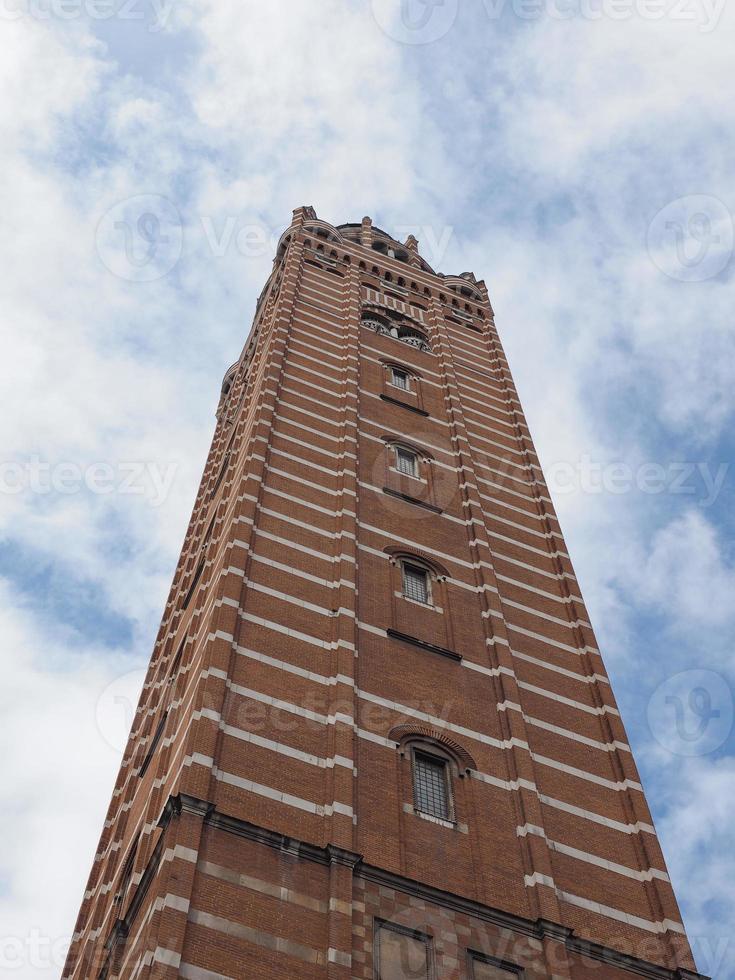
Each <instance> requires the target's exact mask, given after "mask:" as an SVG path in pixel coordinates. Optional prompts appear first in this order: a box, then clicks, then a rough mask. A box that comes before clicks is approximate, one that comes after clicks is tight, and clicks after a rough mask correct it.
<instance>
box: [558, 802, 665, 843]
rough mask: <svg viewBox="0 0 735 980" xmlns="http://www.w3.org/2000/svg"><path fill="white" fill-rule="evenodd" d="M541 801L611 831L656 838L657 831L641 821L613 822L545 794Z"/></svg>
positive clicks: (608, 818)
mask: <svg viewBox="0 0 735 980" xmlns="http://www.w3.org/2000/svg"><path fill="white" fill-rule="evenodd" d="M539 799H540V800H541V802H542V803H545V804H546V806H551V807H554V809H556V810H563V811H564V812H565V813H570V814H572V816H575V817H581V818H582V819H584V820H591V821H592V822H593V823H599V824H601V825H602V826H603V827H608V828H609V829H610V830H617V831H619V832H620V833H621V834H638V833H641V832H643V833H646V834H653V835H654V836H655V834H656V831H655V829H654V828H653V827H652V826H651V825H650V824H648V823H643V821H641V820H639V821H638V822H637V823H634V824H630V823H623V822H622V821H620V820H612V819H611V818H610V817H603V816H602V815H601V814H599V813H592V812H591V811H590V810H583V809H582V808H581V807H578V806H574V804H573V803H565V802H564V800H557V799H555V798H554V797H553V796H546V795H545V794H544V793H539Z"/></svg>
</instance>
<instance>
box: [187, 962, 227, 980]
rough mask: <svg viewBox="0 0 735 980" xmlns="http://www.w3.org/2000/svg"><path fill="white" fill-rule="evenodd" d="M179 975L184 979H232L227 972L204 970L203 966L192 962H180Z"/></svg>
mask: <svg viewBox="0 0 735 980" xmlns="http://www.w3.org/2000/svg"><path fill="white" fill-rule="evenodd" d="M179 976H180V977H184V980H234V977H231V976H229V975H228V974H227V973H215V972H214V970H205V969H204V967H201V966H196V965H195V964H194V963H181V964H180V966H179Z"/></svg>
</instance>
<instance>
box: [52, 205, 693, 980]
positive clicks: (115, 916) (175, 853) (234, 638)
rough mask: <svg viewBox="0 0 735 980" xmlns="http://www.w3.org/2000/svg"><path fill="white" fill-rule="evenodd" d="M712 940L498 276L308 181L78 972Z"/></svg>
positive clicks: (82, 938)
mask: <svg viewBox="0 0 735 980" xmlns="http://www.w3.org/2000/svg"><path fill="white" fill-rule="evenodd" d="M397 449H400V450H401V452H400V453H398V452H397ZM412 576H413V578H412ZM411 583H413V585H412V584H411ZM412 588H413V589H414V591H412ZM416 589H418V592H417V593H416V592H415V590H416ZM422 760H423V762H422ZM422 765H424V766H428V770H427V772H428V773H429V775H428V776H426V779H427V780H428V782H427V785H429V784H430V786H431V787H432V788H430V789H426V790H422V789H421V788H420V786H419V785H418V783H417V780H419V775H418V773H419V771H420V769H421V766H422ZM432 773H433V774H434V777H435V778H434V777H432V775H431V774H432ZM437 774H443V775H437ZM432 778H433V779H434V781H433V782H432ZM423 792H426V793H428V794H429V796H427V797H426V799H427V800H429V799H430V802H428V803H427V802H426V800H424V797H423V796H422V795H421V794H422V793H423ZM431 793H433V794H434V795H433V796H431ZM694 969H695V968H694V964H693V962H692V957H691V953H690V951H689V945H688V942H687V939H686V936H685V934H684V930H683V927H682V926H681V917H680V914H679V911H678V908H677V904H676V900H675V898H674V894H673V891H672V889H671V885H670V883H669V880H668V877H667V875H666V869H665V864H664V860H663V856H662V854H661V848H660V846H659V843H658V840H657V837H656V834H655V831H654V828H653V826H652V822H651V816H650V813H649V810H648V806H647V805H646V800H645V797H644V795H643V792H642V789H641V786H640V783H639V782H638V774H637V771H636V767H635V763H634V761H633V757H632V755H631V752H630V748H629V746H628V742H627V737H626V734H625V729H624V727H623V725H622V722H621V720H620V715H619V712H618V710H617V708H616V705H615V699H614V697H613V694H612V691H611V688H610V684H609V681H608V678H607V675H606V672H605V668H604V666H603V663H602V660H601V657H600V654H599V651H598V649H597V646H596V642H595V637H594V634H593V631H592V628H591V626H590V625H589V622H588V617H587V613H586V610H585V606H584V603H583V601H582V599H581V598H580V596H579V589H578V585H577V582H576V579H575V577H574V572H573V569H572V565H571V562H570V560H569V557H568V555H567V554H566V549H565V546H564V540H563V537H562V535H561V532H560V530H559V525H558V521H557V519H556V517H555V514H554V509H553V507H552V504H551V501H550V500H549V498H548V496H547V493H546V488H545V486H544V482H543V476H542V473H541V470H540V468H539V465H538V459H537V457H536V454H535V452H534V449H533V444H532V441H531V438H530V435H529V433H528V428H527V426H526V423H525V421H524V417H523V411H522V409H521V406H520V404H519V402H518V398H517V395H516V392H515V388H514V386H513V381H512V379H511V376H510V372H509V370H508V366H507V362H506V360H505V357H504V355H503V352H502V348H501V346H500V342H499V339H498V335H497V332H496V330H495V325H494V322H493V313H492V308H491V306H490V303H489V300H488V296H487V291H486V289H485V286H484V284H483V283H481V282H479V283H478V282H477V281H476V280H475V278H474V277H473V276H472V275H470V274H464V275H462V276H444V275H440V274H436V273H434V272H433V271H432V270H431V269H430V268H429V267H428V266H427V265H426V263H425V262H424V261H423V260H422V259H421V257H420V256H419V254H418V251H417V243H416V242H415V240H414V239H413V238H409V239H408V241H407V242H406V243H405V245H401V244H400V243H398V242H395V241H393V240H392V239H390V238H389V237H388V236H387V235H386V234H385V233H383V232H381V231H380V230H379V229H377V228H374V227H373V226H372V224H371V222H370V220H369V219H364V220H363V222H362V224H361V225H344V226H341V227H339V228H334V227H332V226H331V225H328V224H326V223H325V222H322V221H319V220H318V219H317V218H316V215H315V214H314V212H313V211H312V210H311V209H310V208H300V209H298V210H297V211H296V212H294V220H293V223H292V225H291V227H290V228H289V229H288V230H287V232H286V233H285V234H284V236H283V238H282V239H281V243H280V245H279V249H278V254H277V256H276V259H275V262H274V268H273V272H272V275H271V277H270V278H269V280H268V283H267V285H266V287H265V289H264V291H263V293H262V295H261V297H260V300H259V303H258V308H257V312H256V316H255V322H254V325H253V329H252V332H251V335H250V338H249V341H248V343H247V344H246V347H245V349H244V351H243V354H242V356H241V358H240V360H239V361H238V362H237V364H236V365H234V366H233V367H232V368H231V369H230V371H229V372H228V373H227V376H226V378H225V384H224V385H223V391H222V397H221V400H220V404H219V408H218V412H217V428H216V431H215V435H214V439H213V442H212V448H211V451H210V454H209V459H208V460H207V465H206V468H205V471H204V477H203V480H202V484H201V488H200V490H199V494H198V497H197V500H196V504H195V507H194V512H193V515H192V519H191V523H190V525H189V529H188V532H187V535H186V540H185V542H184V547H183V550H182V554H181V559H180V562H179V566H178V568H177V571H176V575H175V578H174V582H173V586H172V589H171V593H170V597H169V601H168V603H167V606H166V610H165V613H164V616H163V621H162V624H161V629H160V632H159V636H158V639H157V642H156V646H155V649H154V653H153V657H152V660H151V664H150V669H149V672H148V676H147V679H146V683H145V687H144V690H143V695H142V698H141V702H140V706H139V709H138V713H137V715H136V718H135V722H134V725H133V730H132V732H131V736H130V741H129V744H128V747H127V750H126V752H125V756H124V759H123V763H122V766H121V769H120V774H119V777H118V781H117V784H116V788H115V791H114V796H113V800H112V803H111V805H110V810H109V813H108V819H107V822H106V824H105V829H104V832H103V835H102V839H101V841H100V846H99V850H98V853H97V855H96V858H95V862H94V867H93V870H92V874H91V876H90V879H89V884H88V890H87V892H86V895H85V899H84V902H83V905H82V909H81V912H80V915H79V920H78V924H77V931H76V933H75V937H74V942H73V945H72V949H71V952H70V955H69V960H68V963H67V966H66V969H65V973H64V976H65V977H69V978H71V977H73V978H87V977H92V978H97V977H102V978H113V977H121V978H123V977H124V978H132V977H145V978H153V977H156V978H158V977H160V978H164V977H166V978H168V977H176V976H182V977H190V978H196V980H207V978H228V977H229V978H241V977H242V978H245V977H253V978H258V980H262V978H265V980H270V978H276V977H290V978H291V977H293V978H302V977H303V978H304V980H306V978H309V980H311V978H317V977H319V978H322V977H328V978H334V980H348V978H356V980H367V978H374V977H377V976H378V975H380V976H381V977H382V980H396V978H399V977H426V976H428V977H432V978H436V980H445V978H446V980H460V978H461V980H465V978H467V980H471V978H474V980H487V978H492V980H507V978H512V977H514V976H515V977H517V976H523V977H526V978H530V977H537V978H550V977H558V978H570V980H572V978H573V980H577V978H587V977H599V978H600V980H622V978H624V977H631V976H645V977H662V978H664V977H666V978H672V980H673V978H675V977H679V978H685V977H694V976H696V974H695V973H694Z"/></svg>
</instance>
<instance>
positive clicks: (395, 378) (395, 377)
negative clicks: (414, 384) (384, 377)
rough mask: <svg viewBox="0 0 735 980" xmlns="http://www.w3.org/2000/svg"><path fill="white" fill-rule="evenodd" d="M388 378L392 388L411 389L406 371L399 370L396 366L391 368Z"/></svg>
mask: <svg viewBox="0 0 735 980" xmlns="http://www.w3.org/2000/svg"><path fill="white" fill-rule="evenodd" d="M390 379H391V380H390V383H391V384H392V385H393V387H394V388H401V390H402V391H410V390H411V382H410V381H409V378H408V374H407V373H406V371H400V370H399V369H398V368H391V369H390Z"/></svg>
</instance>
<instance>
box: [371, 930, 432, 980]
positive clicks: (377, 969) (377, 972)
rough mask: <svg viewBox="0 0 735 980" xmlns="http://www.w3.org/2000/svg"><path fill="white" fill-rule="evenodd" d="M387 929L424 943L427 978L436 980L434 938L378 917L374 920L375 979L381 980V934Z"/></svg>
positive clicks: (428, 934)
mask: <svg viewBox="0 0 735 980" xmlns="http://www.w3.org/2000/svg"><path fill="white" fill-rule="evenodd" d="M383 929H385V930H386V931H387V932H395V933H398V935H400V936H408V937H409V938H410V939H415V940H416V941H417V942H422V943H423V944H424V946H425V947H426V978H427V980H436V963H435V957H434V937H433V936H432V935H431V934H430V933H428V932H422V931H421V930H420V929H412V928H411V927H410V926H404V925H402V924H401V923H400V922H392V921H391V920H389V919H383V918H380V917H378V916H376V917H375V918H374V919H373V978H374V980H380V932H381V930H383Z"/></svg>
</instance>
